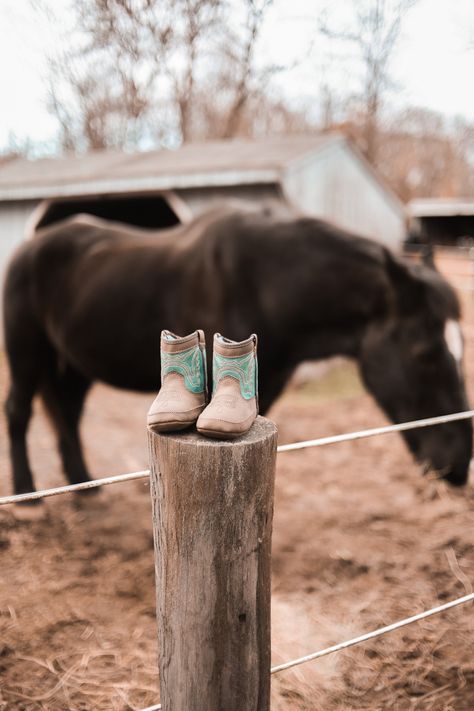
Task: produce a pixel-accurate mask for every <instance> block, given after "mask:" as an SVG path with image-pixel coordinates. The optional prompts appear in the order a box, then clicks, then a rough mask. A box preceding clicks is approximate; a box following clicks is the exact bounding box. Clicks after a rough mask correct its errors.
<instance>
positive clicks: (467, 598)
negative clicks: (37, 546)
mask: <svg viewBox="0 0 474 711" xmlns="http://www.w3.org/2000/svg"><path fill="white" fill-rule="evenodd" d="M472 601H474V593H469V595H464V596H463V597H459V598H457V599H456V600H450V602H445V603H444V604H443V605H438V606H437V607H432V608H431V609H430V610H425V611H424V612H419V613H418V614H417V615H412V616H411V617H406V618H405V619H403V620H399V621H398V622H393V623H392V624H391V625H386V626H385V627H380V628H379V629H376V630H373V631H372V632H366V634H362V635H360V636H359V637H353V638H352V639H348V640H347V641H346V642H339V644H334V645H332V647H326V648H325V649H320V650H319V651H318V652H312V653H311V654H306V655H305V656H304V657H299V658H298V659H292V660H291V661H290V662H285V663H284V664H278V665H277V666H275V667H272V668H271V669H270V673H271V674H278V673H279V672H282V671H285V670H287V669H291V668H292V667H297V666H300V665H301V664H306V662H312V661H314V660H315V659H320V658H321V657H326V656H328V655H329V654H334V653H335V652H340V651H341V650H343V649H348V648H349V647H354V646H355V645H356V644H361V643H362V642H367V641H368V640H369V639H375V638H376V637H382V636H383V635H385V634H389V633H390V632H394V631H395V630H398V629H400V628H402V627H406V626H407V625H412V624H413V623H415V622H419V621H420V620H425V619H426V618H427V617H432V616H433V615H439V614H440V613H441V612H446V610H450V609H451V608H453V607H457V606H458V605H464V604H466V603H467V602H472ZM160 709H161V704H158V705H157V706H148V707H147V708H146V709H142V710H141V711H160Z"/></svg>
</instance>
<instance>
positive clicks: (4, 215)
mask: <svg viewBox="0 0 474 711" xmlns="http://www.w3.org/2000/svg"><path fill="white" fill-rule="evenodd" d="M37 205H38V203H37V202H36V201H28V202H2V203H0V285H1V290H0V348H3V342H4V338H3V303H2V298H3V280H4V277H5V270H6V267H7V265H8V262H9V261H10V258H11V256H12V254H13V252H14V251H15V249H16V247H17V246H18V245H19V244H21V242H22V241H23V239H24V234H25V228H26V225H27V223H28V220H29V219H30V217H31V215H32V213H33V210H34V209H35V207H36V206H37Z"/></svg>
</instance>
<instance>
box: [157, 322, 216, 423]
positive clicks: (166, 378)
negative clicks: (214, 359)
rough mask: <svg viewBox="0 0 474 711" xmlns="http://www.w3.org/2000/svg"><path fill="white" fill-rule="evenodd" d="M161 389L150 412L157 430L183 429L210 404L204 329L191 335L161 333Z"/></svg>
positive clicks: (194, 420) (193, 421) (169, 332)
mask: <svg viewBox="0 0 474 711" xmlns="http://www.w3.org/2000/svg"><path fill="white" fill-rule="evenodd" d="M160 345H161V389H160V392H159V393H158V395H157V396H156V398H155V400H154V401H153V404H152V406H151V407H150V409H149V411H148V418H147V422H148V426H149V427H150V428H151V429H152V430H155V431H156V432H171V431H173V430H184V429H185V428H186V427H190V426H191V425H193V424H194V423H195V422H196V420H197V418H198V417H199V415H200V414H201V412H202V411H203V410H204V408H205V407H206V404H207V399H208V397H207V382H206V345H205V340H204V332H203V331H194V333H190V334H189V336H183V337H180V336H177V335H176V334H175V333H171V331H162V332H161V343H160Z"/></svg>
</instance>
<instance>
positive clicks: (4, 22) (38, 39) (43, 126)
mask: <svg viewBox="0 0 474 711" xmlns="http://www.w3.org/2000/svg"><path fill="white" fill-rule="evenodd" d="M43 2H47V3H49V5H50V6H52V7H53V8H54V10H55V13H56V17H57V21H56V22H51V21H48V19H47V18H46V17H45V16H43V15H42V14H41V13H37V12H34V11H33V10H32V5H31V0H0V148H1V147H2V146H4V145H5V143H6V142H7V141H8V138H9V136H10V135H12V134H13V135H15V136H16V137H17V138H18V139H19V140H20V141H21V140H24V139H25V138H30V139H31V140H33V141H35V142H48V141H50V140H52V139H53V138H54V136H55V133H56V130H57V126H56V123H55V121H54V119H53V118H52V117H50V116H49V115H48V112H47V110H46V107H45V95H46V79H47V63H46V58H47V55H48V52H51V51H54V48H55V47H57V46H58V45H59V44H60V43H61V41H62V39H61V31H62V28H63V27H64V26H65V25H67V24H68V21H69V20H70V14H69V12H68V9H67V8H68V4H69V1H68V0H43ZM346 3H347V0H332V1H331V2H330V3H328V0H275V5H274V7H273V9H272V12H271V15H270V16H269V17H268V22H267V25H266V30H265V33H264V35H263V36H262V38H261V46H260V51H261V54H262V56H265V58H266V59H267V60H268V59H271V60H273V61H275V62H276V63H288V64H294V63H295V62H296V67H295V68H294V69H293V70H292V71H291V72H290V73H285V74H282V75H281V76H280V77H279V79H278V84H279V89H280V90H281V91H284V92H285V93H287V94H288V95H289V96H291V98H292V99H293V100H294V101H297V100H298V99H299V98H300V97H301V99H302V100H304V101H305V102H306V104H307V103H308V100H310V99H311V96H312V95H313V94H314V95H316V94H317V91H318V89H319V87H320V86H321V84H322V83H323V79H324V77H323V74H324V72H327V71H329V70H330V71H331V79H332V83H334V81H336V84H337V77H338V76H339V77H341V83H342V82H345V81H346V80H348V81H350V80H351V79H352V77H351V76H350V75H351V65H350V64H349V63H348V62H345V64H344V66H342V64H341V60H340V59H338V60H334V61H332V62H331V61H330V59H329V58H328V56H327V47H326V46H325V45H324V43H323V42H322V41H319V43H318V42H316V44H314V43H313V46H312V50H311V52H310V53H309V54H308V52H307V51H306V48H307V47H308V46H310V44H311V40H312V39H313V40H314V36H315V27H316V25H317V17H318V12H319V10H320V8H322V7H323V6H327V7H330V8H331V12H332V16H333V18H336V20H337V18H338V16H340V17H341V18H342V16H343V15H338V13H340V12H343V10H342V9H339V8H340V7H341V8H342V5H344V4H346ZM392 72H393V76H394V79H395V80H396V85H395V89H394V91H393V93H392V96H391V97H390V100H391V102H392V103H394V104H395V105H397V106H404V105H418V106H423V107H426V108H430V109H434V110H436V111H440V112H442V113H443V114H445V115H447V116H454V115H461V116H463V117H465V118H467V119H469V120H472V121H474V89H473V87H474V0H452V1H451V2H448V1H447V0H418V3H417V4H416V5H415V7H413V8H412V9H411V10H410V11H409V13H408V14H407V16H406V18H405V21H404V25H403V32H402V36H401V38H400V42H399V45H398V47H397V51H396V54H395V56H394V58H393V62H392ZM338 73H339V74H338ZM354 80H355V77H354ZM344 88H347V87H344Z"/></svg>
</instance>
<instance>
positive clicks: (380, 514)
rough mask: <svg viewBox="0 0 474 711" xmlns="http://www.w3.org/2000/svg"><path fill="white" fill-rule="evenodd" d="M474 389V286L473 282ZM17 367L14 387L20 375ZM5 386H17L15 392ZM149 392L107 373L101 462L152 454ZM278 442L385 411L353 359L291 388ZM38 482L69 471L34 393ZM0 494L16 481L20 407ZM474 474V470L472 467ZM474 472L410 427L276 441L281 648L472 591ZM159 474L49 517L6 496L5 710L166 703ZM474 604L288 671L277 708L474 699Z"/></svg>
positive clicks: (277, 690) (307, 710)
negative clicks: (427, 475) (433, 457)
mask: <svg viewBox="0 0 474 711" xmlns="http://www.w3.org/2000/svg"><path fill="white" fill-rule="evenodd" d="M467 299H468V301H467V306H468V308H467V313H468V316H469V319H468V320H469V324H470V325H469V324H468V326H467V329H466V334H467V358H466V363H467V369H468V377H469V386H470V394H471V397H472V398H473V399H474V318H471V316H472V314H474V308H473V304H474V297H473V300H472V301H470V299H471V297H470V296H468V297H467ZM4 373H5V367H4V365H3V367H2V390H4V389H5V387H6V377H4ZM2 396H3V392H2ZM149 402H150V397H149V396H140V395H135V394H130V393H123V392H118V391H115V390H112V389H108V388H106V387H104V386H97V387H96V388H95V389H94V391H93V393H92V394H91V396H90V398H89V400H88V403H87V410H86V414H85V418H84V425H83V437H84V441H85V443H86V451H87V458H88V461H89V464H90V467H91V470H92V472H93V474H94V476H96V477H100V476H104V475H108V474H115V473H121V472H126V471H133V470H137V469H142V468H146V466H147V453H146V446H145V428H144V417H145V413H146V410H147V407H148V405H149ZM271 417H272V418H273V419H274V420H275V421H276V422H277V424H278V427H279V437H280V442H282V443H284V442H293V441H296V440H302V439H308V438H314V437H318V436H324V435H329V434H335V433H339V432H345V431H351V430H357V429H361V428H365V427H370V426H374V425H378V424H382V423H384V422H385V418H384V417H383V415H382V414H381V413H380V411H379V410H378V409H377V408H376V406H375V405H374V403H373V401H372V400H371V399H370V398H369V396H367V395H366V394H365V393H364V392H363V391H362V389H361V387H360V383H359V382H358V379H357V375H356V372H355V369H354V368H353V367H352V366H349V365H347V364H346V365H342V366H338V367H336V368H335V369H334V370H332V371H330V372H329V373H328V374H326V375H325V376H324V378H323V380H320V381H318V382H317V383H312V384H310V385H307V386H305V387H301V386H300V387H299V388H295V387H293V388H290V389H289V390H288V392H287V393H286V394H285V395H284V396H283V397H282V398H281V399H280V401H279V402H278V403H277V404H276V406H275V407H274V408H273V411H272V412H271ZM29 442H30V449H31V455H32V462H33V465H34V471H35V474H36V482H37V486H38V487H41V488H43V487H49V486H55V485H61V484H63V483H64V479H63V477H62V474H61V471H60V466H59V462H58V458H57V455H56V451H55V448H54V440H53V436H52V434H51V432H50V429H49V426H48V423H47V421H46V419H45V417H44V415H43V413H42V412H41V409H40V406H39V404H38V405H37V406H36V414H35V417H34V421H33V425H32V428H31V434H30V437H29ZM0 445H1V450H0V470H1V473H2V476H1V480H0V494H7V493H9V492H10V491H11V483H10V478H9V463H8V460H7V456H6V437H5V426H4V421H3V420H2V423H1V431H0ZM471 478H472V479H473V480H474V474H473V475H472V477H471ZM473 511H474V487H473V484H472V482H471V484H470V485H469V486H468V487H467V488H466V489H464V490H463V491H461V492H455V491H453V490H450V489H448V488H447V487H446V486H445V485H444V484H439V483H434V482H432V481H428V480H426V479H423V478H422V477H421V475H420V472H419V470H418V468H417V467H416V466H415V465H414V464H413V463H412V461H411V459H410V456H409V455H408V453H407V451H406V450H405V448H404V445H403V443H402V441H401V439H400V437H399V436H398V435H386V436H383V437H376V438H373V439H368V440H361V441H358V442H352V443H345V444H339V445H333V446H327V447H322V448H318V449H308V450H304V451H299V452H290V453H282V454H279V455H278V468H277V478H276V502H275V521H274V546H273V611H272V614H273V620H272V627H273V641H272V647H273V662H274V663H279V662H282V661H286V660H288V659H291V658H294V657H295V656H299V655H302V654H306V653H309V652H312V651H315V650H317V649H319V648H322V647H325V646H328V645H330V644H333V643H336V642H339V641H342V640H345V639H348V638H350V637H352V636H355V635H358V634H361V633H363V632H366V631H369V630H371V629H374V628H376V627H378V626H381V625H385V624H388V623H390V622H393V621H395V620H397V619H400V618H402V617H405V616H408V615H411V614H414V613H416V612H419V611H422V610H424V609H426V608H429V607H432V606H434V605H436V604H438V603H440V602H443V601H447V600H450V599H452V598H455V597H458V596H461V595H463V594H465V593H466V592H471V590H472V588H471V582H472V581H474V548H473V544H474V526H473ZM154 595H155V592H154V570H153V544H152V532H151V514H150V503H149V497H148V485H147V483H145V482H133V483H128V484H120V485H115V486H111V487H107V488H106V489H104V490H103V491H102V492H101V493H100V494H99V495H98V496H96V497H88V498H83V499H80V498H75V497H73V496H72V495H69V496H61V497H56V498H54V499H49V500H47V501H46V502H45V503H44V504H43V506H42V514H41V517H40V518H39V519H38V520H35V521H25V520H22V518H21V517H20V515H19V513H18V511H17V510H16V509H15V508H13V507H11V506H9V507H3V508H2V509H0V709H1V710H2V711H3V710H7V709H8V710H10V709H12V710H13V709H17V710H22V711H27V710H28V711H33V710H40V709H42V710H48V711H65V710H67V711H101V710H104V711H119V710H120V711H125V710H126V709H127V710H132V711H138V710H139V709H142V708H143V707H146V706H148V705H151V704H155V703H157V702H158V701H159V688H158V679H157V671H156V670H157V645H156V639H155V637H156V634H155V600H154ZM473 645H474V616H473V608H472V605H466V606H463V607H460V608H456V609H454V610H451V611H449V612H448V613H445V614H443V615H439V616H437V617H434V618H431V619H429V620H425V621H423V622H420V623H417V624H415V625H411V626H409V627H407V628H405V629H403V630H400V631H397V632H395V633H392V634H390V635H387V636H385V637H383V638H381V639H378V640H374V641H371V642H369V643H366V644H363V645H359V646H357V647H355V648H352V649H349V650H347V651H344V652H341V653H338V654H336V655H332V656H331V657H327V658H325V659H323V660H320V661H319V662H311V663H308V664H306V665H304V666H301V667H298V668H297V669H296V670H294V671H288V672H282V673H280V674H278V675H274V677H273V679H272V699H273V702H272V711H283V709H284V710H285V711H296V710H299V711H303V710H304V711H336V709H337V710H342V709H351V710H362V709H374V710H375V709H394V710H395V709H397V710H400V711H405V710H412V709H416V710H417V711H428V710H432V711H472V709H474V658H473V653H472V652H473V648H474V646H473Z"/></svg>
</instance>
